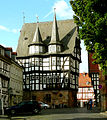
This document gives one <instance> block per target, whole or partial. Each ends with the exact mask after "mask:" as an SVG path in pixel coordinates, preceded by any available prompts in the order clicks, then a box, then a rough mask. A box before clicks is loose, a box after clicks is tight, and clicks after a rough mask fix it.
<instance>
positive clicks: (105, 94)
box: [88, 53, 107, 111]
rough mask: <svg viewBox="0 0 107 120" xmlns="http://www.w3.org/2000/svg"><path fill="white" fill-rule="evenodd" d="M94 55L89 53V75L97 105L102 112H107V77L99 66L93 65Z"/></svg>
mask: <svg viewBox="0 0 107 120" xmlns="http://www.w3.org/2000/svg"><path fill="white" fill-rule="evenodd" d="M92 55H93V53H89V55H88V58H89V74H90V77H91V78H92V84H93V87H94V91H95V100H96V105H97V106H99V107H100V108H101V111H107V75H104V74H103V71H102V70H101V69H100V66H99V65H98V64H92V62H93V61H94V60H93V59H92Z"/></svg>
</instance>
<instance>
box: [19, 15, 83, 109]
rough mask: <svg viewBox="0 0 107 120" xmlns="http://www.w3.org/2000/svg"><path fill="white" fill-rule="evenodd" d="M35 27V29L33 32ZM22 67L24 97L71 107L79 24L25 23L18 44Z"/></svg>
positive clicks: (76, 62)
mask: <svg viewBox="0 0 107 120" xmlns="http://www.w3.org/2000/svg"><path fill="white" fill-rule="evenodd" d="M35 28H36V31H35ZM17 55H18V56H17V61H18V63H19V64H20V65H22V66H23V67H24V72H23V90H24V98H23V99H34V100H38V101H44V102H47V103H48V104H50V105H51V106H62V107H63V106H68V107H71V106H74V104H76V93H77V89H78V76H79V63H80V62H81V57H80V56H81V48H80V40H79V38H78V27H77V26H76V24H75V23H74V21H73V20H63V21H57V20H56V14H54V20H53V22H40V23H39V22H37V23H26V24H24V25H23V27H22V30H21V35H20V38H19V42H18V47H17Z"/></svg>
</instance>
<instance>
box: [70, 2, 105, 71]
mask: <svg viewBox="0 0 107 120" xmlns="http://www.w3.org/2000/svg"><path fill="white" fill-rule="evenodd" d="M70 3H71V6H72V9H73V11H74V12H75V15H74V21H75V23H76V24H77V25H78V26H79V37H80V39H82V40H84V43H85V45H86V49H87V51H88V52H93V53H94V55H93V58H94V59H95V61H94V63H97V64H99V65H100V66H101V69H102V70H105V69H107V2H106V0H71V1H70Z"/></svg>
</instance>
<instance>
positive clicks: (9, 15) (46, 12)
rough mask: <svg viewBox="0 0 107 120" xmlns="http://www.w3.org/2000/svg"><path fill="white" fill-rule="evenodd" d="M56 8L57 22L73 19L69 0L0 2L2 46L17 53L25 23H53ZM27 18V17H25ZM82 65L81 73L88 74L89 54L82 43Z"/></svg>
mask: <svg viewBox="0 0 107 120" xmlns="http://www.w3.org/2000/svg"><path fill="white" fill-rule="evenodd" d="M54 8H56V17H57V20H66V19H73V14H74V12H73V10H72V7H71V5H70V3H69V0H0V44H1V45H3V46H4V47H12V48H13V51H16V48H17V45H18V39H19V36H20V30H21V28H22V26H23V24H24V22H25V23H33V22H36V21H37V19H36V18H37V16H39V22H46V21H53V10H54ZM24 16H25V17H24ZM81 47H82V52H81V54H82V55H81V57H82V63H81V64H80V72H88V59H87V52H86V50H85V47H84V43H83V41H82V42H81Z"/></svg>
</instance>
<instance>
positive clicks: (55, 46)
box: [48, 8, 61, 54]
mask: <svg viewBox="0 0 107 120" xmlns="http://www.w3.org/2000/svg"><path fill="white" fill-rule="evenodd" d="M55 9H56V8H54V20H53V26H52V36H51V41H50V43H49V46H48V52H49V53H55V54H57V53H60V52H61V43H60V40H59V33H58V26H57V20H56V12H55Z"/></svg>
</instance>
